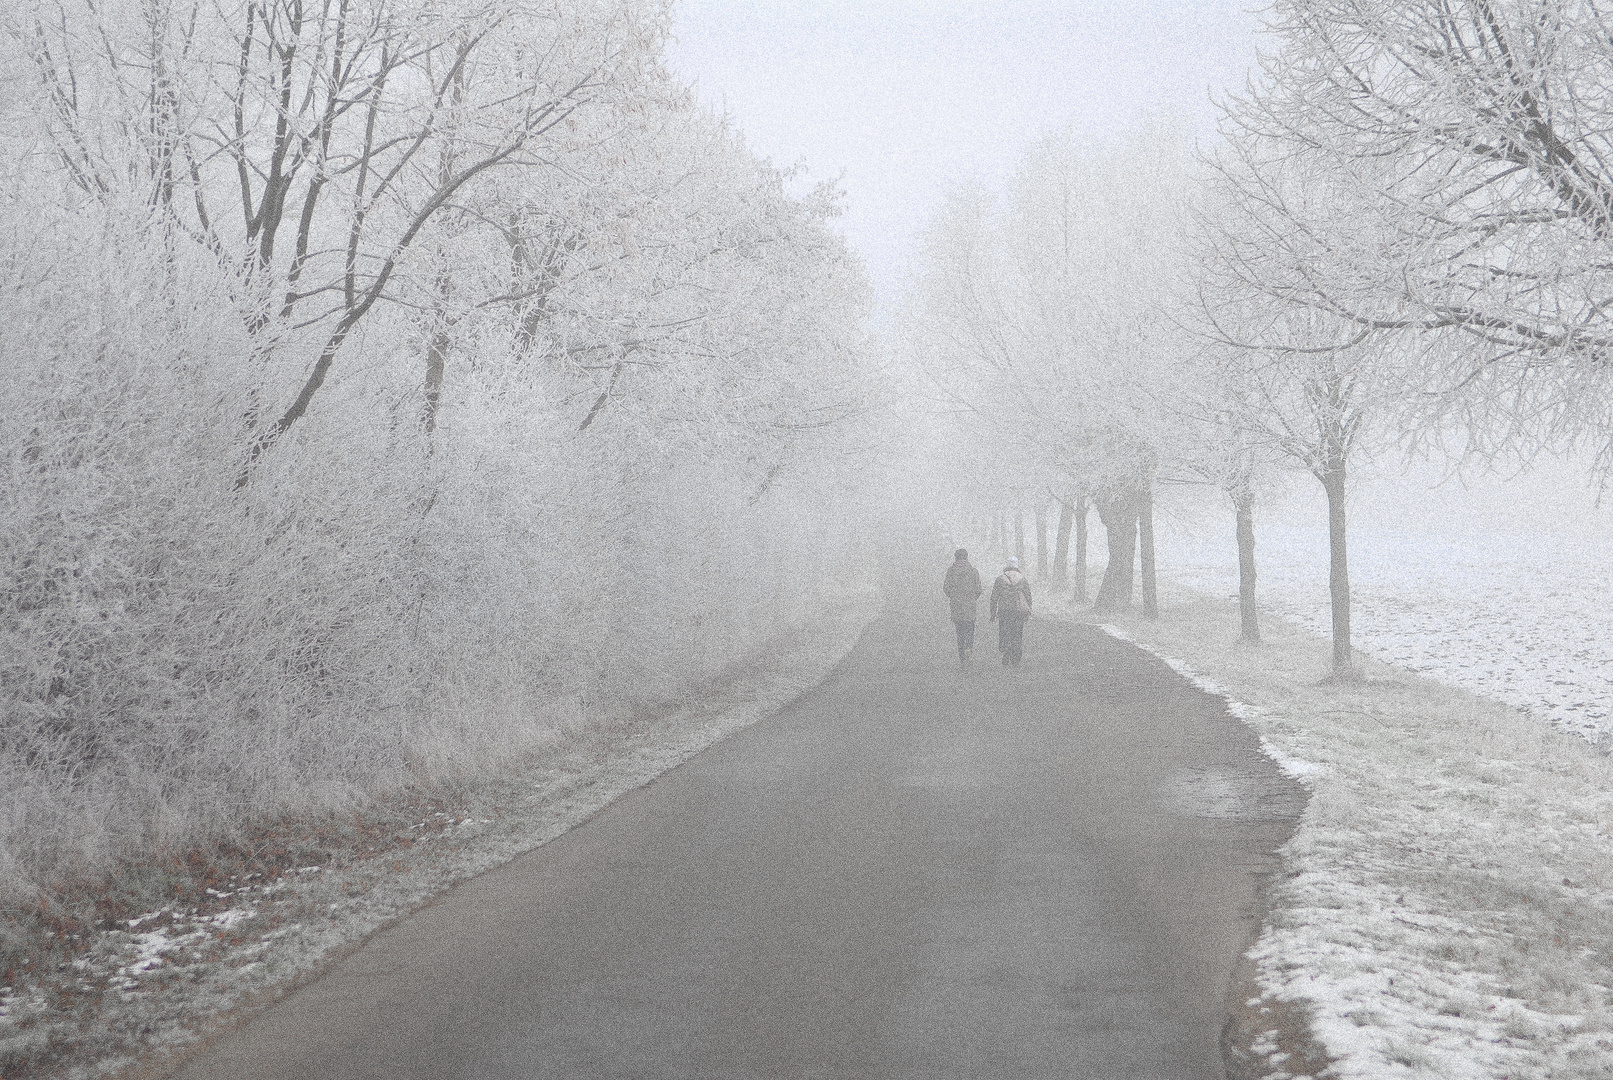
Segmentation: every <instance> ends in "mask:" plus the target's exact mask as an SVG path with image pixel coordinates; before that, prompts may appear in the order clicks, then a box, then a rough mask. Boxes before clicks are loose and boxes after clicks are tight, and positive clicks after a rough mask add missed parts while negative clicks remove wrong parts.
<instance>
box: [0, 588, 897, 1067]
mask: <svg viewBox="0 0 1613 1080" xmlns="http://www.w3.org/2000/svg"><path fill="white" fill-rule="evenodd" d="M877 608H878V600H877V598H876V597H875V596H873V595H863V596H859V597H857V598H856V599H854V600H852V601H850V602H849V603H848V604H847V605H846V606H845V607H843V608H841V609H840V610H838V611H835V612H834V613H832V614H830V615H827V616H824V617H823V618H820V619H819V620H817V621H816V622H815V623H813V624H812V625H811V626H809V627H806V628H803V629H802V630H801V631H800V632H799V634H798V635H797V636H796V638H795V639H794V640H792V642H791V643H790V645H789V647H788V648H786V649H784V650H783V651H782V652H780V653H779V654H777V655H774V656H772V657H770V658H769V659H767V660H766V661H764V662H762V663H759V664H758V665H757V666H756V668H755V670H753V671H751V672H749V673H747V674H745V675H743V676H741V677H739V678H737V679H736V680H734V681H733V682H731V683H729V684H728V685H726V686H724V687H723V688H722V689H720V690H718V691H716V692H715V693H713V694H712V695H711V696H709V697H706V698H704V699H702V700H701V701H699V702H695V703H691V704H689V705H687V706H686V707H684V708H682V709H679V710H677V711H675V712H672V713H670V714H667V715H663V716H660V717H657V718H655V719H653V720H650V721H647V722H643V723H638V724H631V725H628V724H624V725H618V726H613V727H608V728H603V729H600V730H588V729H584V730H581V731H578V732H575V733H572V734H570V735H568V736H567V737H566V738H565V739H563V740H562V741H561V742H560V743H559V744H557V746H556V748H555V751H554V753H552V754H550V755H547V756H546V757H545V758H544V760H543V761H542V762H540V763H538V764H537V765H535V766H533V767H532V768H531V769H529V770H527V771H526V772H524V773H519V774H515V775H512V776H509V777H506V778H503V779H500V780H497V781H492V782H487V783H484V784H482V785H479V786H478V787H477V788H475V789H474V791H472V792H471V793H470V797H469V805H468V808H467V810H466V811H464V812H463V816H462V817H458V818H450V819H448V820H445V821H441V822H437V823H435V826H434V829H433V830H422V831H420V832H416V831H415V830H421V829H422V826H424V825H425V824H427V823H425V822H421V823H420V824H419V825H416V826H414V827H413V828H412V829H411V830H410V832H411V833H414V835H413V836H410V837H404V838H400V839H402V840H403V843H404V844H405V845H406V846H400V847H397V848H393V849H390V850H386V851H384V852H382V853H380V854H378V855H376V856H373V857H369V858H358V859H355V860H354V861H351V862H349V863H347V864H346V865H342V866H333V867H329V868H321V867H304V868H302V869H301V870H299V871H294V872H292V873H290V874H287V875H285V876H283V877H281V878H280V879H279V880H277V881H273V882H236V883H234V884H233V885H232V887H229V888H226V889H210V890H208V894H209V897H210V899H212V900H213V901H214V902H215V905H216V906H217V907H218V908H219V910H209V911H206V912H202V911H195V910H189V911H187V910H175V909H172V908H164V909H162V910H157V911H151V912H146V913H144V914H142V915H140V916H138V917H136V918H133V919H130V920H127V921H126V922H125V923H124V924H122V925H119V926H117V927H114V928H112V929H110V930H106V931H104V932H102V933H100V934H99V935H98V936H97V938H96V940H95V941H94V942H92V943H91V945H90V947H89V949H88V950H87V951H86V952H85V953H84V954H83V955H82V956H81V957H80V958H79V959H78V960H76V961H74V962H73V964H72V965H70V966H65V965H64V970H62V971H60V972H57V973H56V974H55V975H54V977H53V978H51V979H49V980H47V981H45V982H44V983H42V984H40V985H35V986H24V985H18V986H15V987H12V986H5V987H0V1075H3V1076H5V1077H11V1076H13V1075H14V1074H15V1073H14V1070H16V1069H17V1068H18V1067H19V1064H20V1063H27V1062H34V1061H36V1060H38V1059H40V1058H41V1057H42V1056H44V1057H45V1060H46V1061H47V1062H53V1063H54V1064H46V1065H43V1066H38V1065H29V1066H28V1068H29V1072H28V1073H27V1074H26V1075H28V1076H30V1077H34V1076H60V1077H67V1078H73V1080H78V1078H89V1077H106V1076H115V1075H118V1074H120V1073H121V1072H123V1071H125V1070H129V1069H143V1068H144V1067H146V1066H147V1065H148V1064H149V1062H150V1058H151V1057H152V1055H153V1054H154V1053H161V1054H172V1053H180V1052H183V1051H184V1050H185V1049H186V1048H187V1047H190V1046H194V1045H195V1044H196V1043H198V1042H199V1041H200V1040H202V1039H203V1038H205V1037H206V1035H207V1034H208V1033H209V1031H210V1030H212V1028H213V1027H215V1026H216V1025H217V1024H218V1022H219V1021H220V1019H221V1018H222V1017H223V1016H224V1015H225V1014H227V1013H230V1012H231V1011H232V1010H236V1009H239V1008H241V1007H242V1006H244V1005H252V1004H257V1003H264V1002H267V1001H270V1000H273V998H274V997H276V996H278V995H280V994H282V993H284V992H286V991H288V990H290V989H292V988H293V987H295V986H296V985H297V984H298V983H299V982H300V981H302V980H304V979H306V978H307V977H309V976H310V975H311V974H312V973H314V972H316V971H317V970H319V969H320V968H321V967H322V966H323V965H324V964H325V963H327V962H329V961H330V960H331V959H332V958H334V957H336V956H339V955H341V954H342V953H343V952H344V951H346V950H348V949H351V948H353V947H355V946H356V945H358V944H359V943H361V942H362V941H363V940H364V939H365V938H366V937H368V936H369V935H370V934H371V933H373V932H374V931H375V930H377V929H379V928H380V927H381V926H383V925H385V924H386V923H388V922H390V921H393V920H395V919H397V918H400V917H402V916H404V915H407V914H408V913H409V912H411V911H413V910H415V909H417V908H419V907H420V906H421V905H423V904H424V903H426V902H427V901H428V900H429V899H430V898H431V897H432V896H434V895H436V894H437V893H439V892H441V891H442V890H444V889H446V888H448V887H450V886H452V885H454V884H455V883H457V882H459V881H463V880H465V879H466V878H469V877H472V876H474V875H476V874H479V873H481V872H483V871H485V870H488V869H491V868H493V867H495V866H498V865H501V864H503V863H506V862H508V861H510V860H511V859H513V858H515V857H517V856H519V855H521V854H523V853H525V852H527V851H530V850H532V849H534V848H536V847H539V846H541V845H542V844H545V843H547V842H548V841H550V840H552V839H554V838H555V837H558V836H560V835H562V834H563V833H565V832H567V831H569V830H570V829H572V828H575V827H576V826H577V825H579V824H581V823H582V822H584V821H586V820H587V819H588V818H590V817H592V816H593V815H594V814H596V813H598V812H599V811H600V810H601V809H603V808H604V807H605V806H606V805H608V804H609V803H611V802H612V801H614V800H615V799H617V798H618V797H620V796H622V795H624V794H626V793H628V792H630V791H632V790H634V789H636V788H639V787H642V786H644V785H645V784H647V783H649V782H650V781H651V780H653V779H655V778H656V777H657V776H659V775H661V774H663V773H665V772H666V771H667V770H669V769H672V768H674V767H676V766H677V765H679V764H681V763H682V762H684V761H686V760H688V759H689V758H691V757H693V756H694V755H696V754H698V753H699V752H700V751H702V750H704V749H706V748H707V747H708V746H710V745H712V744H713V743H715V742H717V741H719V740H721V739H723V738H725V737H727V736H728V735H731V734H733V733H734V732H736V731H738V730H740V729H742V728H744V727H746V726H748V725H750V724H752V723H754V722H756V721H757V720H760V719H762V718H763V717H766V716H769V715H771V714H772V713H774V712H777V711H778V710H779V709H781V708H783V707H784V706H785V705H787V704H788V703H789V702H790V701H793V700H794V699H795V698H797V697H799V696H800V695H801V694H803V693H805V692H806V691H807V690H809V689H811V688H812V687H813V686H816V685H817V684H818V683H819V682H821V681H822V680H823V679H824V678H825V677H826V676H827V675H828V673H829V672H830V670H831V669H833V667H834V666H835V665H836V664H838V663H839V662H840V660H841V659H842V658H843V657H844V656H845V655H846V653H848V652H849V651H850V650H851V648H852V646H853V645H854V644H855V643H856V641H857V638H858V636H859V635H860V634H861V632H862V630H863V628H864V627H865V626H866V625H867V624H868V622H869V621H870V620H871V619H872V618H873V617H874V615H875V614H876V612H877ZM42 1069H43V1070H48V1071H41V1070H42Z"/></svg>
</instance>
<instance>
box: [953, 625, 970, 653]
mask: <svg viewBox="0 0 1613 1080" xmlns="http://www.w3.org/2000/svg"><path fill="white" fill-rule="evenodd" d="M952 625H953V626H954V627H956V628H957V631H958V659H959V660H968V659H969V650H971V649H973V648H974V647H975V624H974V623H972V622H955V623H953V624H952Z"/></svg>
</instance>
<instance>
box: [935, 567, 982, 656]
mask: <svg viewBox="0 0 1613 1080" xmlns="http://www.w3.org/2000/svg"><path fill="white" fill-rule="evenodd" d="M941 591H942V592H944V593H946V596H947V599H948V600H950V601H951V602H952V625H953V627H954V628H955V629H956V630H957V631H958V666H959V667H965V668H966V667H968V666H969V664H970V663H971V662H972V661H973V660H974V651H975V609H976V606H977V605H978V604H979V603H980V594H981V593H982V592H984V591H985V590H984V589H982V588H981V587H980V571H978V570H976V569H975V568H974V566H972V565H971V564H970V562H969V552H968V551H966V550H965V549H963V548H959V549H958V550H957V551H954V552H953V553H952V565H951V566H949V567H947V576H946V580H945V581H944V582H942V584H941Z"/></svg>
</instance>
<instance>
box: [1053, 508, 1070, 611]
mask: <svg viewBox="0 0 1613 1080" xmlns="http://www.w3.org/2000/svg"><path fill="white" fill-rule="evenodd" d="M1074 524H1075V503H1073V502H1071V501H1070V499H1069V497H1068V496H1066V497H1064V498H1061V499H1059V534H1058V539H1057V541H1056V542H1055V543H1054V544H1053V584H1055V585H1056V586H1058V587H1059V588H1060V589H1062V588H1064V587H1065V585H1067V584H1069V580H1070V527H1071V526H1072V525H1074Z"/></svg>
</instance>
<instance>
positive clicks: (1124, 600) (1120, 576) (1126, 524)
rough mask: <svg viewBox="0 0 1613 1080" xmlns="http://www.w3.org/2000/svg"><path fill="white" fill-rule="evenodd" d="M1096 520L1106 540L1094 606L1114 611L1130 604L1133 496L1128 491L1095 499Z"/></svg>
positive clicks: (1134, 550) (1134, 549)
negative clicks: (1104, 562)
mask: <svg viewBox="0 0 1613 1080" xmlns="http://www.w3.org/2000/svg"><path fill="white" fill-rule="evenodd" d="M1095 501H1096V502H1097V504H1098V520H1099V521H1101V522H1103V529H1104V532H1105V534H1106V535H1107V537H1108V541H1109V565H1108V566H1106V567H1104V568H1103V581H1102V583H1101V584H1099V586H1098V602H1097V604H1096V605H1095V607H1096V610H1097V611H1099V612H1100V613H1103V614H1114V613H1116V612H1119V611H1123V610H1125V609H1126V608H1127V607H1129V606H1130V605H1131V592H1132V584H1133V580H1134V577H1135V569H1134V566H1135V562H1136V558H1137V500H1136V499H1135V498H1134V497H1133V496H1132V494H1131V493H1130V492H1127V493H1125V494H1124V495H1121V496H1119V497H1114V496H1110V497H1108V498H1100V499H1097V500H1095Z"/></svg>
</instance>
